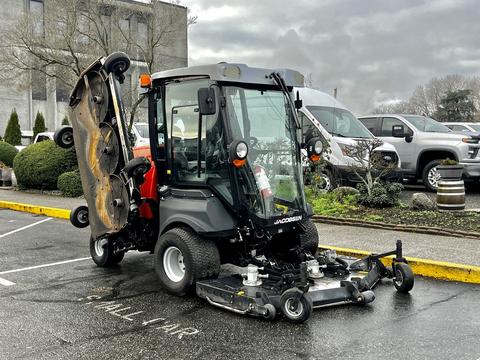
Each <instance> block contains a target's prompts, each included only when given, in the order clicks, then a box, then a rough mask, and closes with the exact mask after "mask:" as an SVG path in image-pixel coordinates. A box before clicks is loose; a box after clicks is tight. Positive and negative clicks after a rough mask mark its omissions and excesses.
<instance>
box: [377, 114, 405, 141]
mask: <svg viewBox="0 0 480 360" xmlns="http://www.w3.org/2000/svg"><path fill="white" fill-rule="evenodd" d="M394 125H402V126H403V127H404V129H405V133H406V134H410V135H413V131H412V130H410V128H409V127H408V126H407V125H406V124H405V123H404V122H403V121H401V120H399V119H397V118H391V117H385V118H383V121H382V129H381V132H380V136H387V137H392V136H393V134H392V126H394Z"/></svg>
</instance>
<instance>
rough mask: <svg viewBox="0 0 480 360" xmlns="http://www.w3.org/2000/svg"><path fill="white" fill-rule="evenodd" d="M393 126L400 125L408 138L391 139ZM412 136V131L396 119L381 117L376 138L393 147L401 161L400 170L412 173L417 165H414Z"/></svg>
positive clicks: (413, 139)
mask: <svg viewBox="0 0 480 360" xmlns="http://www.w3.org/2000/svg"><path fill="white" fill-rule="evenodd" d="M394 125H402V126H403V127H404V130H405V134H408V135H409V136H410V138H409V139H408V138H399V137H393V133H392V127H393V126H394ZM413 134H414V131H413V130H412V129H411V128H410V127H409V126H408V125H407V124H405V123H404V122H403V121H402V120H400V119H398V118H395V117H383V118H382V119H381V124H380V127H379V136H378V137H380V138H381V139H382V140H384V141H385V142H388V143H390V144H392V145H393V146H395V149H396V150H397V152H398V155H399V156H400V160H401V161H402V170H404V171H407V172H414V171H415V167H416V165H417V164H416V163H415V159H416V156H415V154H416V145H415V138H414V136H413Z"/></svg>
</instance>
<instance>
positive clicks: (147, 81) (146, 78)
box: [140, 74, 152, 88]
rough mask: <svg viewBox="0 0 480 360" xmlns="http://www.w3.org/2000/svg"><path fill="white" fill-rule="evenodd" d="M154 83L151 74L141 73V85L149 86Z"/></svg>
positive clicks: (142, 86)
mask: <svg viewBox="0 0 480 360" xmlns="http://www.w3.org/2000/svg"><path fill="white" fill-rule="evenodd" d="M151 85H152V77H151V76H150V74H141V75H140V87H141V88H149V87H150V86H151Z"/></svg>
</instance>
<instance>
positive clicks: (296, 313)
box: [284, 298, 303, 318]
mask: <svg viewBox="0 0 480 360" xmlns="http://www.w3.org/2000/svg"><path fill="white" fill-rule="evenodd" d="M284 308H285V314H287V315H288V316H290V317H292V318H297V317H300V316H301V315H302V313H303V304H302V302H301V301H297V305H294V300H293V299H292V298H290V299H288V300H287V301H285V305H284Z"/></svg>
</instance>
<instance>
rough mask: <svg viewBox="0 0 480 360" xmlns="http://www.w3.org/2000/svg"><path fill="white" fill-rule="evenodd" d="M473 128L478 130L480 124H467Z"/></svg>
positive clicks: (479, 129)
mask: <svg viewBox="0 0 480 360" xmlns="http://www.w3.org/2000/svg"><path fill="white" fill-rule="evenodd" d="M468 126H470V127H471V128H472V129H473V130H475V131H480V124H468Z"/></svg>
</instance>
